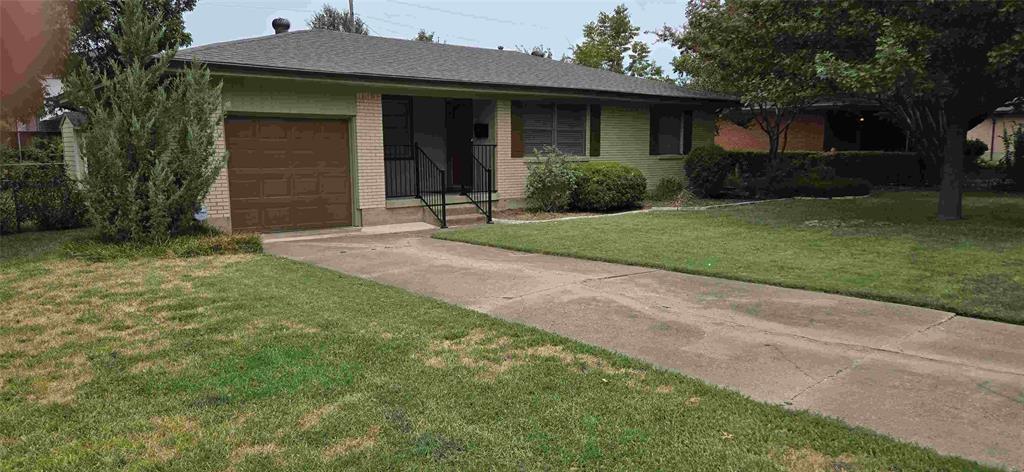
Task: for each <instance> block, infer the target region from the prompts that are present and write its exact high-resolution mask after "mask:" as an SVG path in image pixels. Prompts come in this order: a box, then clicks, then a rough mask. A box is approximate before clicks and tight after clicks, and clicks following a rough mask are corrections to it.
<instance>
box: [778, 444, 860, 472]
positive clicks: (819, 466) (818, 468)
mask: <svg viewBox="0 0 1024 472" xmlns="http://www.w3.org/2000/svg"><path fill="white" fill-rule="evenodd" d="M777 460H779V462H780V464H781V465H782V466H783V467H784V468H785V469H786V470H788V471H790V472H842V471H845V470H851V466H852V465H853V460H854V459H853V456H851V455H849V454H843V455H841V456H838V457H832V456H829V455H827V454H823V453H821V452H819V451H816V450H814V449H811V448H808V447H805V448H802V449H792V448H789V449H786V452H784V453H783V454H782V457H779V458H777Z"/></svg>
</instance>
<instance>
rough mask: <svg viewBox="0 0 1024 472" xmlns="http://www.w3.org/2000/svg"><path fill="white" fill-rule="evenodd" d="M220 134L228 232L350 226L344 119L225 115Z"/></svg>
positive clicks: (350, 197)
mask: <svg viewBox="0 0 1024 472" xmlns="http://www.w3.org/2000/svg"><path fill="white" fill-rule="evenodd" d="M224 137H225V140H226V142H227V148H228V153H229V154H228V184H229V187H230V192H231V227H232V230H234V231H279V230H286V229H311V228H326V227H331V226H347V225H351V224H352V183H351V182H352V181H351V179H350V177H349V165H348V122H347V121H342V120H294V119H278V118H240V117H229V118H227V119H226V120H225V121H224Z"/></svg>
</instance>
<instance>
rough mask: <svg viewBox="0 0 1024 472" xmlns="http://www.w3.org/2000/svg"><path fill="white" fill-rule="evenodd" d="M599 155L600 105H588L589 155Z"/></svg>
mask: <svg viewBox="0 0 1024 472" xmlns="http://www.w3.org/2000/svg"><path fill="white" fill-rule="evenodd" d="M600 155H601V105H590V157H598V156H600Z"/></svg>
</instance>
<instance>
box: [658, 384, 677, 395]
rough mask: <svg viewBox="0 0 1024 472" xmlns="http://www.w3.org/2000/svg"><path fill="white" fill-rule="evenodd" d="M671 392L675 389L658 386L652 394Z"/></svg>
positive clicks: (667, 386) (669, 386) (668, 386)
mask: <svg viewBox="0 0 1024 472" xmlns="http://www.w3.org/2000/svg"><path fill="white" fill-rule="evenodd" d="M673 390H675V389H674V388H672V386H671V385H658V386H657V388H655V389H654V392H655V393H672V391H673Z"/></svg>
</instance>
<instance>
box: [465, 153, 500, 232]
mask: <svg viewBox="0 0 1024 472" xmlns="http://www.w3.org/2000/svg"><path fill="white" fill-rule="evenodd" d="M495 147H496V146H495V145H493V144H474V145H473V153H472V157H473V162H472V177H473V181H472V183H471V185H470V188H469V189H467V190H466V191H465V192H464V193H465V194H466V197H468V198H469V201H471V202H473V205H476V208H477V209H478V210H480V212H481V213H483V214H484V216H486V217H487V222H488V223H493V222H494V218H493V216H494V211H493V210H494V202H493V200H494V149H495Z"/></svg>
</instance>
